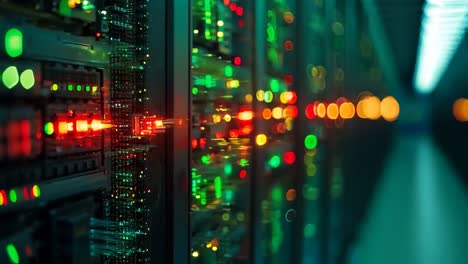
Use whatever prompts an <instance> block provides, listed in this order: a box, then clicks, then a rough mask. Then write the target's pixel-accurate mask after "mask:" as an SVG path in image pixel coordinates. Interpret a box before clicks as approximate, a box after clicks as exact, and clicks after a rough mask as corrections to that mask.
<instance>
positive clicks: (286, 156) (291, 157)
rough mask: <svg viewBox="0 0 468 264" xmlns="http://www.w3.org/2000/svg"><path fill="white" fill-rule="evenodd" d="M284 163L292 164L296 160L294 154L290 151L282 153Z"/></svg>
mask: <svg viewBox="0 0 468 264" xmlns="http://www.w3.org/2000/svg"><path fill="white" fill-rule="evenodd" d="M283 160H284V163H286V164H288V165H292V164H294V162H296V154H295V153H294V152H292V151H288V152H285V153H284V155H283Z"/></svg>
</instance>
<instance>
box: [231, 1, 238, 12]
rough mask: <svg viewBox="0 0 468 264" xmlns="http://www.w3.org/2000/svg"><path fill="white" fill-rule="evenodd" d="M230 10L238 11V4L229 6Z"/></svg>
mask: <svg viewBox="0 0 468 264" xmlns="http://www.w3.org/2000/svg"><path fill="white" fill-rule="evenodd" d="M229 8H230V9H231V11H236V8H237V4H236V3H231V4H230V5H229Z"/></svg>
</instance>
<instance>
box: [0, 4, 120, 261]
mask: <svg viewBox="0 0 468 264" xmlns="http://www.w3.org/2000/svg"><path fill="white" fill-rule="evenodd" d="M72 2H73V1H68V2H67V1H3V2H2V3H1V4H0V12H1V22H0V36H1V38H2V40H1V48H0V72H1V79H2V81H1V83H0V100H1V107H0V113H1V114H0V115H1V119H0V138H1V143H0V164H1V165H0V166H1V171H2V175H1V177H0V214H1V218H2V219H3V220H1V224H2V228H1V229H0V246H1V247H2V250H1V253H0V262H1V263H26V262H28V263H64V262H69V263H95V261H98V259H97V258H94V257H91V255H90V253H89V251H90V250H89V249H90V243H89V223H90V220H91V218H93V217H100V214H101V213H100V212H101V211H102V208H101V207H102V205H101V203H100V200H101V198H100V197H101V194H102V191H103V190H105V189H106V188H108V186H109V177H108V173H109V156H108V151H109V146H108V145H107V144H106V140H107V138H108V137H109V133H108V128H110V126H111V125H110V119H109V109H108V108H106V107H105V105H106V102H108V100H109V98H108V88H109V83H108V82H109V77H108V76H109V75H108V74H109V73H108V68H107V67H108V61H109V58H108V52H109V49H108V45H107V44H106V42H99V41H97V40H96V38H95V35H94V33H95V30H94V29H93V28H94V27H95V25H96V15H95V14H96V6H95V3H94V1H83V2H82V3H78V1H76V2H73V4H72Z"/></svg>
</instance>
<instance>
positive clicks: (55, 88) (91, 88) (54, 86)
mask: <svg viewBox="0 0 468 264" xmlns="http://www.w3.org/2000/svg"><path fill="white" fill-rule="evenodd" d="M66 87H67V91H69V92H73V91H77V92H81V91H84V92H92V93H96V92H97V91H98V89H99V87H98V86H97V85H93V86H91V85H84V86H83V85H80V84H78V85H76V86H75V85H73V84H68V85H66ZM50 90H51V91H52V92H57V91H59V90H60V86H59V85H58V84H57V83H54V84H52V85H51V86H50Z"/></svg>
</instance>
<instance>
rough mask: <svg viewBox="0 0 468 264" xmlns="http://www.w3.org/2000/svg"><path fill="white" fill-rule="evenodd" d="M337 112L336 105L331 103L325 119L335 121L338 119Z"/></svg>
mask: <svg viewBox="0 0 468 264" xmlns="http://www.w3.org/2000/svg"><path fill="white" fill-rule="evenodd" d="M338 114H339V110H338V105H337V104H335V103H331V104H329V105H328V107H327V117H328V118H330V119H331V120H336V119H337V118H338Z"/></svg>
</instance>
